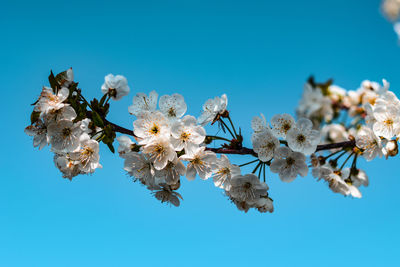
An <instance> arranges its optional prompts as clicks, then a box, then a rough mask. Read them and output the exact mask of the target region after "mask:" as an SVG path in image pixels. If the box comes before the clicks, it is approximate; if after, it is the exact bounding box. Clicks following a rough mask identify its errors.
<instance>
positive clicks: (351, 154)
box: [339, 152, 354, 171]
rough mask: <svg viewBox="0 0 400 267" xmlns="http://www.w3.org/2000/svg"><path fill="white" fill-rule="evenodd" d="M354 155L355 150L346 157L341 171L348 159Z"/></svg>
mask: <svg viewBox="0 0 400 267" xmlns="http://www.w3.org/2000/svg"><path fill="white" fill-rule="evenodd" d="M353 155H354V152H351V153H350V155H349V156H348V157H347V158H346V159H345V161H344V162H343V164H342V166H341V167H340V169H339V170H340V171H341V170H342V169H343V167H344V165H346V163H347V161H348V160H349V159H350V158H351V157H352V156H353Z"/></svg>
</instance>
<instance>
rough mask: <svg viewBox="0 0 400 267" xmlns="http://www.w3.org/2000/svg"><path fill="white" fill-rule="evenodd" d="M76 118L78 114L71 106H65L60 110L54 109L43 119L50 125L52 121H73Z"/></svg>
mask: <svg viewBox="0 0 400 267" xmlns="http://www.w3.org/2000/svg"><path fill="white" fill-rule="evenodd" d="M75 118H76V112H75V110H74V109H73V108H72V107H71V106H69V105H68V106H67V105H64V106H63V107H62V108H60V109H52V110H50V111H49V112H47V113H46V114H45V115H44V117H43V119H44V120H45V121H46V122H47V123H50V122H51V121H60V120H69V121H72V120H74V119H75Z"/></svg>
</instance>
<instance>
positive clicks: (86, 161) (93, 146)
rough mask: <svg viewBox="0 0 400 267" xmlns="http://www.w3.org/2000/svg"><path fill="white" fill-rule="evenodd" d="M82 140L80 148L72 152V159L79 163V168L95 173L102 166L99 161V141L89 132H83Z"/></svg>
mask: <svg viewBox="0 0 400 267" xmlns="http://www.w3.org/2000/svg"><path fill="white" fill-rule="evenodd" d="M80 142H81V143H80V149H79V150H78V151H76V152H71V153H70V157H71V159H73V160H75V163H76V164H79V169H80V170H81V171H82V172H85V173H93V172H94V171H95V170H96V169H97V168H102V166H101V164H100V163H99V160H100V155H99V143H98V142H97V141H96V140H93V139H90V137H89V135H88V134H83V135H82V136H81V138H80Z"/></svg>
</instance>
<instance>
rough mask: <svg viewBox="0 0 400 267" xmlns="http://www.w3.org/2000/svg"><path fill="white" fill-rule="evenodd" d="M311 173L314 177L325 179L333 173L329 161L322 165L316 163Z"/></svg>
mask: <svg viewBox="0 0 400 267" xmlns="http://www.w3.org/2000/svg"><path fill="white" fill-rule="evenodd" d="M311 173H312V176H313V177H314V178H317V179H318V180H321V179H323V180H325V181H327V180H329V175H330V174H331V173H333V169H332V166H331V165H330V164H329V163H326V164H324V165H319V164H318V165H317V166H314V168H313V169H312V172H311Z"/></svg>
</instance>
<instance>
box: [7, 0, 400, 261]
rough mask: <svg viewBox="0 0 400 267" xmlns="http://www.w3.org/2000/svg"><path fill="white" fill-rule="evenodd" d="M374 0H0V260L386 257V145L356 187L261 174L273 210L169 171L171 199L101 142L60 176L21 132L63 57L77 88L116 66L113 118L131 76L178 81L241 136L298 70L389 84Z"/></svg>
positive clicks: (394, 246)
mask: <svg viewBox="0 0 400 267" xmlns="http://www.w3.org/2000/svg"><path fill="white" fill-rule="evenodd" d="M166 2H170V3H168V4H167V3H166ZM379 3H380V1H378V0H376V1H372V0H368V1H365V0H353V1H348V0H325V1H321V0H315V1H295V0H291V1H129V3H128V1H127V2H126V3H124V2H119V1H111V2H109V3H105V2H101V1H93V2H88V1H48V2H43V1H18V3H17V1H7V0H6V1H3V2H2V7H1V10H2V12H1V13H2V15H1V16H0V34H1V35H0V36H1V42H0V73H1V74H0V75H1V81H2V83H1V87H2V90H1V92H2V100H3V101H2V127H1V129H2V130H1V140H2V151H3V153H2V154H1V156H0V157H1V161H0V167H1V170H2V174H1V180H0V266H7V267H8V266H267V265H268V266H399V254H398V252H399V251H400V243H399V241H398V240H399V239H400V230H399V228H398V227H399V225H400V215H399V205H400V196H399V194H398V190H399V187H400V177H399V171H398V169H397V167H398V166H399V163H400V161H399V159H398V158H395V159H391V160H389V161H385V160H376V161H374V162H372V163H370V164H365V163H363V164H362V166H363V167H365V169H366V170H367V173H368V174H369V176H370V187H369V188H363V189H362V193H363V195H364V197H363V198H362V199H361V200H356V199H351V198H344V197H342V196H340V195H336V194H333V193H331V192H330V191H329V189H328V188H327V186H326V185H325V184H323V183H321V182H320V183H318V182H316V181H315V180H314V179H313V178H312V177H306V178H299V179H297V180H296V181H295V182H293V183H291V184H283V183H282V182H280V180H279V178H278V177H277V176H276V175H271V174H270V175H269V176H268V183H269V185H270V194H271V197H272V198H273V199H274V200H275V202H274V205H275V212H274V213H273V214H259V213H257V212H249V213H248V214H245V213H242V212H239V211H238V210H236V207H234V206H233V205H231V204H230V203H229V202H228V201H227V200H226V198H225V197H224V196H223V195H222V192H221V191H220V190H218V189H216V188H215V187H214V186H213V184H212V182H211V181H206V182H203V181H200V180H199V179H197V180H196V181H194V182H187V181H186V180H184V181H183V186H182V188H181V190H180V193H181V194H182V195H183V197H184V199H185V200H184V202H183V203H182V205H181V207H180V208H173V207H168V206H165V205H162V204H161V203H159V202H158V201H156V200H155V199H153V197H152V196H151V195H150V194H149V192H148V191H147V190H146V189H145V188H143V187H141V186H139V185H138V184H136V183H132V182H131V181H130V180H129V178H128V177H127V176H126V175H125V173H124V171H123V170H122V166H123V161H122V160H121V159H120V158H118V157H117V156H116V155H113V154H111V153H110V152H109V151H108V150H107V148H106V147H104V146H103V147H102V148H101V162H102V164H103V166H104V168H103V169H102V170H99V171H97V172H96V173H95V174H94V175H92V176H81V177H78V178H76V180H73V181H72V182H69V181H68V180H65V179H62V178H61V175H60V173H59V172H58V170H57V169H56V168H55V167H54V165H53V162H52V154H51V153H50V152H49V150H48V149H44V150H43V151H40V152H39V151H37V150H36V149H33V147H32V141H31V138H29V137H28V136H26V135H25V134H24V132H23V129H24V127H25V126H26V125H27V124H28V123H29V114H30V111H31V107H30V106H29V104H30V103H32V102H33V101H34V99H35V98H36V97H37V96H38V94H39V92H40V89H41V86H42V85H46V84H47V76H48V73H49V71H50V69H53V70H54V71H62V70H64V69H66V68H68V67H71V66H72V67H73V68H74V70H75V77H76V80H77V81H79V82H80V86H81V87H82V88H83V89H84V94H85V95H86V96H88V97H95V96H99V95H100V86H101V84H102V82H103V77H104V75H106V74H108V73H110V72H111V73H114V74H123V75H125V76H126V77H127V78H128V81H129V83H130V85H131V88H132V92H131V94H130V95H129V96H128V97H126V98H125V99H123V100H121V101H119V102H118V103H116V104H115V105H113V106H112V109H111V114H110V118H111V119H112V120H113V121H115V122H117V123H120V124H121V125H124V126H127V127H131V125H132V117H130V116H129V115H128V113H127V106H128V105H129V104H130V103H131V101H132V97H133V95H134V93H135V92H139V91H143V92H149V91H150V90H153V89H156V90H157V91H158V92H159V93H160V94H171V93H175V92H178V93H181V94H183V95H184V96H185V99H186V101H187V103H188V107H189V108H188V111H189V113H191V114H193V115H195V116H197V115H198V114H199V112H200V110H201V105H202V104H203V102H204V101H205V100H206V99H207V98H210V97H213V96H215V95H220V94H222V93H227V94H228V97H229V107H230V111H231V113H232V115H233V118H234V119H235V121H236V122H237V123H239V124H240V125H241V127H242V128H243V132H244V134H245V137H247V139H246V142H247V144H248V143H249V137H250V120H251V118H252V117H253V116H255V115H258V114H259V113H260V112H263V113H264V114H265V115H266V117H267V119H270V118H271V117H272V116H273V115H274V114H276V113H282V112H291V113H293V110H294V108H295V106H296V104H297V102H298V100H299V97H300V95H301V92H302V85H303V83H304V81H305V80H306V78H307V77H308V76H309V75H310V74H314V75H316V77H317V79H319V80H324V79H327V78H330V77H333V78H335V81H336V83H337V84H339V85H341V86H343V87H345V88H349V89H356V88H357V87H358V86H359V84H360V82H361V81H362V80H364V79H371V80H380V79H382V78H386V79H388V80H389V81H390V82H391V84H392V90H393V91H394V92H396V93H397V94H400V89H399V88H400V76H399V70H400V68H399V62H400V47H399V46H398V43H397V39H396V36H395V34H394V32H393V30H392V26H391V25H390V24H389V23H388V22H387V21H386V20H385V19H384V18H383V17H382V16H381V14H380V12H379ZM208 131H209V132H210V133H214V132H215V130H214V129H210V128H208ZM234 159H235V160H237V161H236V162H237V163H242V162H243V161H244V159H242V160H239V158H234ZM246 171H250V170H249V169H244V172H246ZM396 253H397V255H396Z"/></svg>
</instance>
